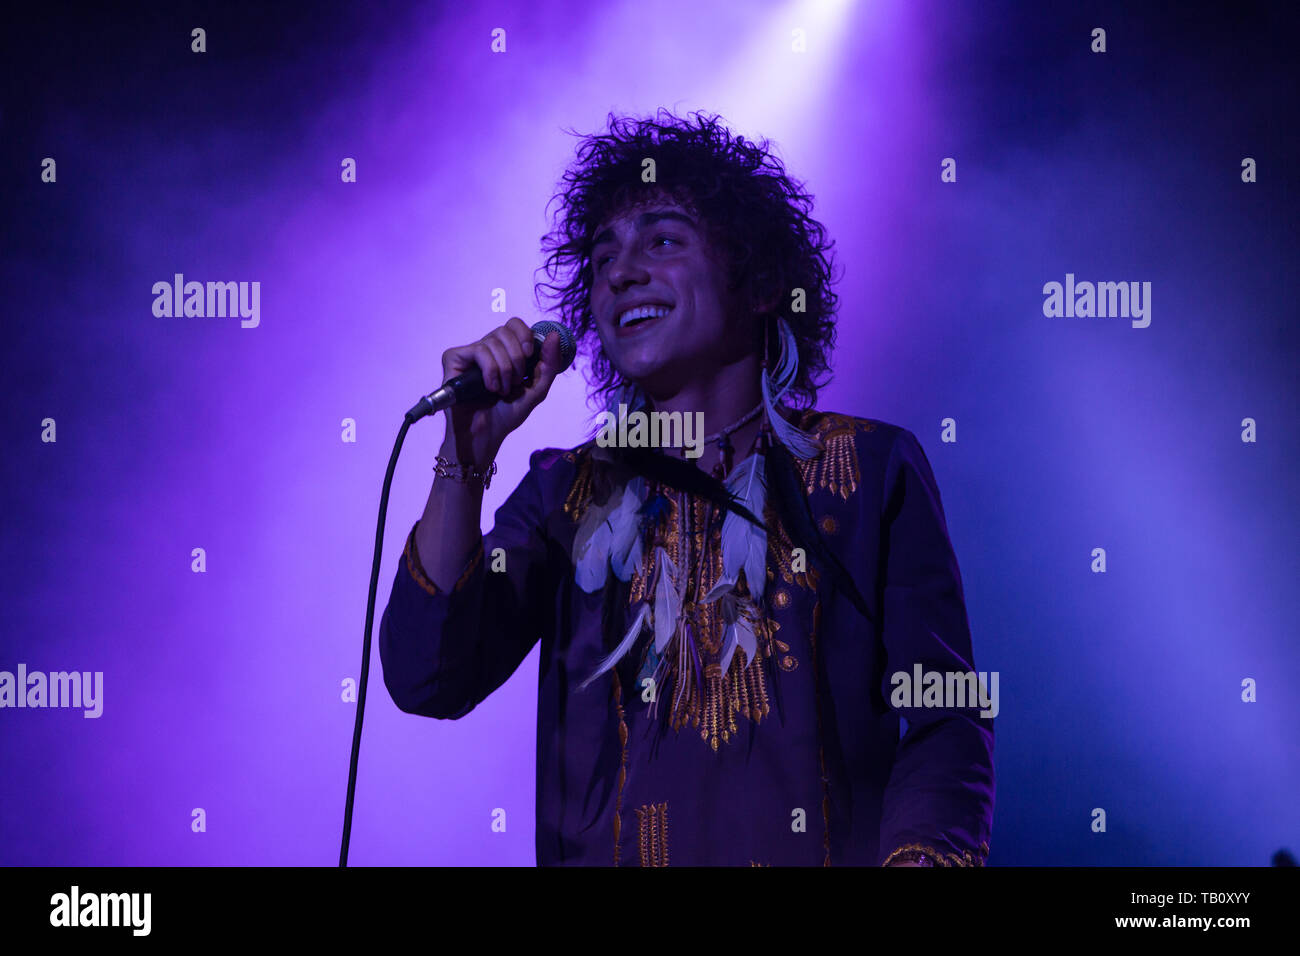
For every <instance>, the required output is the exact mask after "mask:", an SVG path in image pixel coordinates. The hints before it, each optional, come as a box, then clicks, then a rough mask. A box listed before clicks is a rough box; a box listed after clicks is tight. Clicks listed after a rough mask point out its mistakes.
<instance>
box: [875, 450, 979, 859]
mask: <svg viewBox="0 0 1300 956" xmlns="http://www.w3.org/2000/svg"><path fill="white" fill-rule="evenodd" d="M881 535H882V538H883V540H882V554H883V556H884V567H883V569H882V571H881V573H882V575H883V577H884V598H883V605H882V615H881V629H882V638H883V642H884V649H885V658H886V666H885V669H884V675H883V677H882V682H881V692H882V694H883V695H884V698H885V700H886V701H889V703H890V706H891V707H892V708H893V709H894V710H895V711H896V712H898V713H899V714H901V715H902V716H903V717H904V718H905V719H906V720H907V732H906V733H905V734H904V735H903V737H902V739H901V740H900V741H899V743H898V750H897V753H896V755H895V761H894V766H893V769H892V771H891V773H890V777H889V783H888V786H887V787H886V790H885V795H884V804H883V808H882V814H881V833H880V855H881V863H882V864H888V863H890V862H894V861H896V860H912V861H914V862H921V863H923V864H924V863H929V864H930V865H935V866H972V865H975V866H982V865H983V864H984V860H985V858H986V857H987V855H988V851H989V847H988V841H989V837H990V833H991V829H992V823H993V800H994V773H993V721H992V717H991V716H980V712H981V711H984V712H985V713H986V714H990V715H991V714H995V713H996V703H994V706H993V707H988V708H985V707H984V706H982V705H981V703H980V702H979V696H981V695H977V694H970V695H969V696H967V697H966V698H965V699H964V700H959V699H957V698H956V696H955V695H951V696H948V695H946V696H945V697H944V698H943V699H935V698H934V697H931V698H930V699H929V700H927V701H925V704H926V705H925V706H914V704H915V703H916V702H917V700H918V698H917V697H914V696H913V687H912V685H913V684H915V683H916V677H917V669H918V665H919V671H920V673H921V674H922V675H927V674H931V673H936V672H937V673H938V674H940V675H942V677H943V682H944V687H945V688H946V687H949V686H952V687H953V688H954V690H955V689H956V687H957V684H956V678H959V677H965V680H966V681H967V683H966V684H965V688H966V689H967V690H973V687H972V684H971V682H972V681H973V678H972V677H971V676H970V675H972V674H973V672H974V666H975V665H974V657H973V655H972V652H971V635H970V624H969V622H968V620H967V616H966V603H965V599H964V597H963V595H962V586H961V573H960V571H959V570H958V567H957V558H956V555H955V554H954V553H953V549H952V544H951V542H950V540H949V538H948V529H947V523H946V521H945V519H944V514H943V504H942V502H941V501H940V498H939V488H938V485H937V484H936V482H935V479H934V473H933V471H932V470H931V468H930V462H929V460H928V459H927V458H926V456H925V452H924V451H923V450H922V448H921V445H920V443H919V442H918V441H917V439H916V436H915V435H913V434H912V433H911V432H910V431H907V430H906V429H900V431H899V434H898V436H897V438H896V440H895V441H894V444H893V447H892V449H891V451H890V455H889V462H888V464H887V466H886V469H885V483H884V504H883V514H882V518H881ZM900 672H901V673H905V674H906V675H907V680H906V681H903V680H901V679H899V678H896V677H895V675H896V674H899V673H900ZM949 675H954V678H950V677H949ZM991 681H992V678H990V683H987V684H985V685H984V686H986V687H987V696H986V697H985V700H986V701H988V700H992V701H993V702H996V700H997V697H996V690H997V684H996V683H992V682H991ZM924 684H925V680H924V678H923V680H922V685H923V688H924ZM923 688H922V689H918V690H917V691H916V693H918V694H919V693H921V692H922V690H923ZM932 689H933V685H932ZM919 699H921V700H924V698H919ZM922 857H925V859H921V858H922Z"/></svg>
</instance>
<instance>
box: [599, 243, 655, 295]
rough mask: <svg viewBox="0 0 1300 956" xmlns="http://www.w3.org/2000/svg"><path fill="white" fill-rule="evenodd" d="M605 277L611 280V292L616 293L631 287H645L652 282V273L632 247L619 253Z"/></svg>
mask: <svg viewBox="0 0 1300 956" xmlns="http://www.w3.org/2000/svg"><path fill="white" fill-rule="evenodd" d="M605 275H606V278H607V279H608V280H609V287H610V290H611V291H613V292H616V293H617V292H622V291H623V290H624V289H626V288H628V287H629V286H631V285H637V284H640V285H644V284H645V283H647V282H649V281H650V273H649V272H648V271H647V270H646V267H645V265H644V263H642V262H641V259H640V257H639V256H638V254H637V252H636V250H635V248H633V246H632V245H628V246H625V247H624V248H623V249H621V250H620V251H619V253H618V255H617V256H615V258H614V261H613V262H611V263H610V264H609V269H608V271H607V272H606V273H605Z"/></svg>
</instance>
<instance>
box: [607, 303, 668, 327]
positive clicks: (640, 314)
mask: <svg viewBox="0 0 1300 956" xmlns="http://www.w3.org/2000/svg"><path fill="white" fill-rule="evenodd" d="M671 311H672V308H671V307H670V306H666V305H640V306H637V307H636V308H634V309H628V310H627V311H626V312H624V313H623V314H622V315H620V316H619V317H618V328H619V331H620V332H624V331H628V330H630V329H635V328H641V327H643V326H646V325H650V324H652V323H654V322H657V321H658V320H659V319H662V318H664V317H665V316H666V315H668V313H669V312H671Z"/></svg>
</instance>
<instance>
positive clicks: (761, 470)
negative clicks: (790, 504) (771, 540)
mask: <svg viewBox="0 0 1300 956" xmlns="http://www.w3.org/2000/svg"><path fill="white" fill-rule="evenodd" d="M727 490H728V491H730V492H731V493H732V494H733V495H735V496H736V498H737V500H739V502H740V503H741V504H742V505H744V506H745V507H746V508H748V509H749V512H750V513H751V514H752V515H754V516H755V517H757V518H758V519H759V520H760V521H761V520H763V506H764V504H765V502H766V500H767V469H766V462H765V461H764V459H763V456H762V455H761V454H760V453H758V452H754V454H752V455H750V456H749V457H748V458H746V459H745V460H744V461H742V462H741V463H740V464H739V465H737V466H736V467H735V468H733V469H732V471H731V474H730V475H728V476H727ZM741 568H744V570H745V581H746V582H747V583H748V584H749V593H750V594H751V595H752V596H753V598H754V600H755V601H758V600H761V599H762V597H763V590H764V588H765V587H766V586H767V529H766V528H763V527H759V526H757V525H755V524H754V523H753V522H751V521H748V520H746V519H744V518H742V517H741V516H740V515H738V514H736V513H735V512H732V511H728V512H727V516H726V517H725V518H723V519H722V574H723V577H726V578H730V579H731V581H732V582H733V583H734V582H735V581H737V580H739V578H740V571H741ZM710 593H712V591H711V592H710Z"/></svg>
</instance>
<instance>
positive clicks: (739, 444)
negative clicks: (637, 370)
mask: <svg viewBox="0 0 1300 956" xmlns="http://www.w3.org/2000/svg"><path fill="white" fill-rule="evenodd" d="M761 371H762V366H761V364H760V363H759V359H758V355H757V354H750V355H747V356H745V357H744V358H743V359H741V360H740V361H738V362H735V363H734V364H731V365H727V366H723V367H722V368H720V369H718V370H717V371H716V373H715V374H713V375H712V376H710V377H709V378H705V379H700V380H696V381H691V382H688V383H684V384H682V385H681V386H680V387H678V388H676V389H675V390H674V391H671V392H654V391H650V390H649V389H648V388H646V386H642V387H643V388H646V395H647V398H648V399H649V402H650V405H651V406H652V407H653V409H654V410H655V411H659V412H681V413H683V416H685V415H687V414H691V415H693V414H694V413H695V412H703V413H704V435H713V434H715V433H717V432H720V431H722V430H723V429H724V428H728V427H730V426H731V425H732V424H734V423H735V422H737V421H739V420H740V419H742V418H744V417H745V415H746V414H748V413H749V412H750V411H752V410H753V408H754V406H755V405H757V404H758V403H759V402H761V401H762V400H763V390H762V388H761V386H760V385H759V375H760V373H761ZM764 420H765V419H764V415H763V413H762V412H760V413H759V414H758V415H757V416H755V417H754V418H753V419H751V420H750V421H748V422H746V423H745V424H744V425H741V426H740V427H739V428H737V429H736V430H735V431H734V432H731V433H730V434H729V435H728V436H727V438H728V441H730V443H731V446H732V453H731V456H730V461H728V462H727V463H726V467H727V469H728V470H730V468H731V467H732V466H733V465H734V463H735V462H738V461H743V460H744V459H745V458H746V457H748V456H749V454H750V452H751V451H753V448H754V444H755V442H756V441H757V439H758V433H759V429H760V428H761V427H762V425H763V422H764ZM701 437H703V436H701ZM687 460H688V461H694V462H695V464H696V465H697V466H698V467H700V468H702V469H703V470H705V471H712V470H713V468H714V466H715V465H716V464H717V463H718V446H717V444H716V443H711V444H709V445H706V446H705V447H704V449H703V453H702V454H701V455H700V457H699V458H695V459H687Z"/></svg>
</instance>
